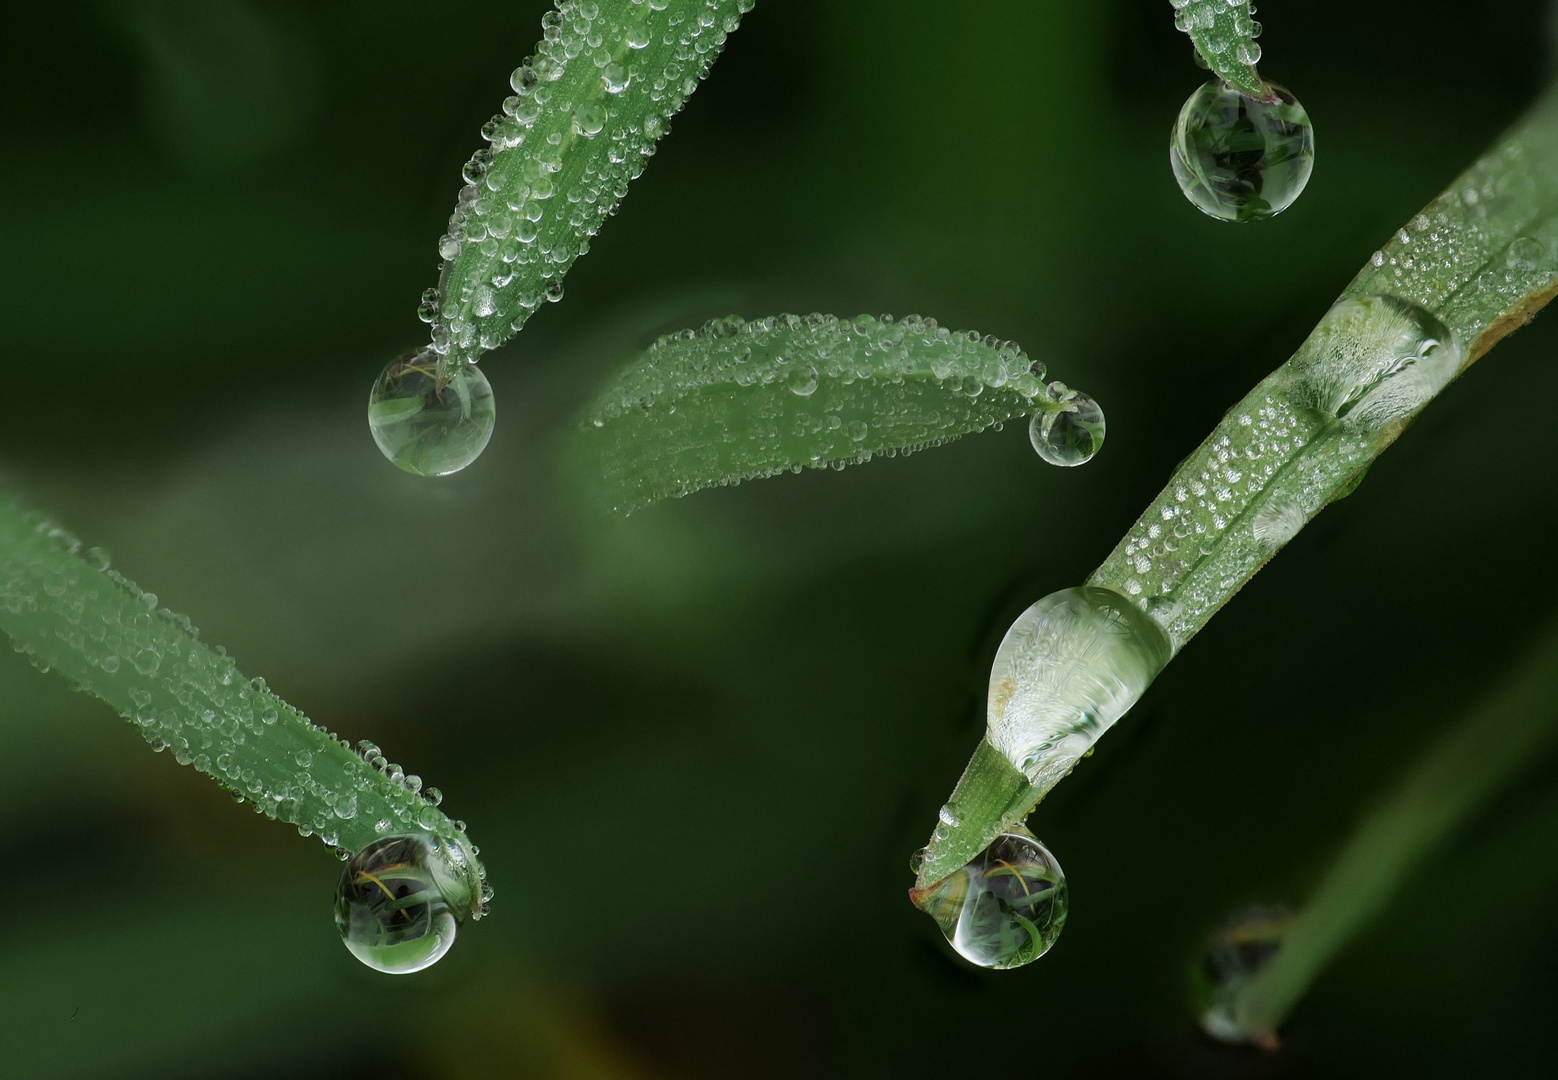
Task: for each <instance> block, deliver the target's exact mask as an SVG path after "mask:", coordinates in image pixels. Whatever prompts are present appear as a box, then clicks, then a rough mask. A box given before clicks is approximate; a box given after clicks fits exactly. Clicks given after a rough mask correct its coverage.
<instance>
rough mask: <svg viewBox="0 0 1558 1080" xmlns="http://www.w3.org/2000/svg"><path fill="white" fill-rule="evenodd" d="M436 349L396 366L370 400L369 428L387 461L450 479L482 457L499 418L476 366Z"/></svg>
mask: <svg viewBox="0 0 1558 1080" xmlns="http://www.w3.org/2000/svg"><path fill="white" fill-rule="evenodd" d="M441 359H442V358H441V357H440V356H439V355H438V354H437V353H435V352H433V351H432V350H431V349H421V350H418V351H417V352H415V353H412V354H410V355H409V356H403V357H400V358H399V359H396V360H392V361H391V362H390V363H389V365H388V366H387V367H386V368H385V369H384V371H383V373H382V374H380V375H379V379H378V381H377V382H375V383H374V384H373V392H372V393H371V394H370V395H369V397H368V427H369V429H370V430H371V431H372V432H373V441H374V442H375V443H377V444H378V447H379V449H380V450H381V451H383V453H384V456H385V457H387V458H389V460H390V461H392V462H394V464H395V465H397V466H399V467H400V468H402V469H404V470H405V471H406V472H408V473H413V474H415V475H417V476H448V475H449V474H450V473H456V472H459V471H460V470H461V469H463V468H465V467H466V466H467V465H469V464H470V463H471V462H473V461H475V460H476V459H477V458H478V457H480V456H481V452H482V451H483V450H484V449H486V447H487V441H488V440H489V439H491V438H492V428H493V424H494V423H495V422H496V419H497V413H496V408H495V405H494V402H493V398H492V384H491V383H489V382H488V381H487V376H485V375H483V374H482V373H481V371H480V370H479V369H478V368H476V367H475V366H473V365H471V364H468V363H465V362H464V361H462V360H454V361H450V362H449V364H448V370H447V371H446V372H443V373H440V371H439V362H440V360H441Z"/></svg>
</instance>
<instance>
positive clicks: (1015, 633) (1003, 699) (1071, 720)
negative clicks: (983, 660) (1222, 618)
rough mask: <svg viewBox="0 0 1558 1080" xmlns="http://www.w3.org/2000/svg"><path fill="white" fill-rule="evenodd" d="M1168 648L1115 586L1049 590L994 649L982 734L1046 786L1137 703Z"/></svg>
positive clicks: (1153, 624) (1156, 627)
mask: <svg viewBox="0 0 1558 1080" xmlns="http://www.w3.org/2000/svg"><path fill="white" fill-rule="evenodd" d="M1171 652H1172V650H1171V648H1170V645H1169V640H1168V637H1167V635H1165V634H1164V632H1163V629H1162V628H1161V627H1160V626H1159V625H1158V624H1157V623H1156V622H1154V621H1153V620H1152V618H1151V617H1150V616H1149V615H1147V614H1146V613H1145V612H1143V611H1142V610H1141V609H1140V608H1138V607H1137V606H1136V605H1135V604H1133V603H1131V602H1130V601H1129V600H1128V599H1126V598H1125V597H1124V596H1121V595H1120V594H1119V593H1116V592H1114V591H1112V590H1110V589H1100V588H1096V587H1093V586H1081V587H1078V588H1073V589H1061V590H1060V591H1059V592H1054V593H1051V594H1050V595H1048V596H1046V597H1045V598H1044V599H1042V600H1040V601H1039V602H1038V603H1036V604H1034V605H1033V606H1031V607H1030V608H1028V610H1027V611H1024V612H1023V613H1022V614H1021V615H1019V616H1018V617H1017V621H1016V622H1014V623H1012V626H1011V629H1009V630H1007V631H1006V636H1005V637H1004V638H1003V639H1002V640H1001V647H1000V648H999V649H997V650H996V654H995V662H994V663H993V664H992V665H991V668H990V691H989V697H988V699H987V703H986V720H987V729H986V734H985V738H986V739H987V740H988V741H989V743H990V745H991V746H993V747H995V749H997V750H999V751H1000V752H1001V753H1002V754H1003V755H1005V757H1006V760H1008V761H1010V762H1011V763H1012V764H1013V765H1015V766H1016V767H1017V768H1018V769H1020V770H1021V771H1022V772H1023V773H1024V774H1025V775H1026V776H1027V777H1028V779H1029V780H1030V781H1031V782H1032V783H1033V784H1035V785H1036V786H1039V787H1043V788H1046V789H1047V787H1048V786H1049V785H1053V783H1054V782H1055V781H1057V780H1059V779H1060V777H1062V776H1064V775H1065V774H1066V773H1067V772H1069V771H1070V770H1071V767H1072V766H1073V765H1075V764H1076V762H1077V761H1078V760H1079V759H1080V758H1081V757H1082V755H1083V754H1084V753H1086V752H1087V751H1088V750H1089V749H1090V748H1091V747H1092V745H1093V743H1094V742H1096V741H1097V740H1098V738H1099V736H1101V735H1102V734H1103V733H1104V732H1105V731H1107V730H1108V729H1109V728H1110V727H1112V726H1113V725H1114V723H1115V721H1117V720H1119V718H1120V717H1121V716H1124V715H1125V712H1126V710H1128V709H1129V708H1130V707H1131V706H1132V705H1134V704H1135V703H1136V700H1137V699H1138V698H1140V697H1141V695H1142V693H1143V691H1145V690H1146V689H1147V686H1148V684H1149V683H1151V682H1152V680H1153V679H1154V678H1156V677H1157V674H1158V672H1160V671H1162V670H1163V667H1164V665H1166V664H1167V663H1168V661H1169V656H1170V655H1171Z"/></svg>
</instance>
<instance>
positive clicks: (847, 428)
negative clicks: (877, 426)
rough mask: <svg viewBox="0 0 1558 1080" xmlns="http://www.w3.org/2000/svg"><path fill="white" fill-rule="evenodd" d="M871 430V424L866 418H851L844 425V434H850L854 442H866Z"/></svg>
mask: <svg viewBox="0 0 1558 1080" xmlns="http://www.w3.org/2000/svg"><path fill="white" fill-rule="evenodd" d="M870 432H871V429H870V426H869V425H867V424H866V422H865V421H864V420H851V421H850V422H849V423H847V424H845V425H844V434H845V435H848V436H849V438H850V440H851V441H852V442H865V440H866V436H867V435H869V434H870Z"/></svg>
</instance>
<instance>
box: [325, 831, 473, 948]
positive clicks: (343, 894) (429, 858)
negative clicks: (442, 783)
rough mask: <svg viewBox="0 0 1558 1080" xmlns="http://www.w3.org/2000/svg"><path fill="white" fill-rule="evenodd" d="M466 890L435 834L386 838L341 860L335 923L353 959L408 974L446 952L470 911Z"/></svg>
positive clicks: (467, 889) (467, 891)
mask: <svg viewBox="0 0 1558 1080" xmlns="http://www.w3.org/2000/svg"><path fill="white" fill-rule="evenodd" d="M469 891H470V890H469V888H468V887H467V886H466V885H465V884H464V882H463V880H462V878H461V876H460V873H459V871H458V870H457V869H456V867H455V865H454V862H453V860H451V859H450V858H449V856H448V854H447V853H446V851H445V849H444V847H443V845H442V844H441V843H440V842H439V841H438V840H437V839H435V838H434V837H433V836H431V835H429V834H425V833H418V834H413V835H408V836H387V837H384V838H383V839H380V840H375V841H373V843H371V844H369V845H368V846H367V847H365V848H363V849H362V850H361V851H359V852H358V853H357V854H356V855H353V856H352V858H351V861H349V862H348V863H347V864H346V869H345V871H344V872H343V873H342V874H341V883H340V885H339V887H338V888H337V889H336V900H335V924H336V926H337V928H338V929H339V930H340V931H341V940H342V941H344V942H345V943H346V947H347V949H349V950H351V954H352V955H353V956H355V957H357V959H359V960H361V961H362V962H363V963H364V964H367V965H368V966H369V967H371V968H373V969H374V970H375V971H382V972H385V973H387V974H390V975H406V974H409V973H411V972H413V971H421V970H422V969H423V968H426V967H429V966H431V965H433V964H435V963H437V962H438V960H439V959H440V958H442V957H443V955H444V954H445V953H446V952H448V951H449V947H450V946H451V945H453V944H454V937H455V931H456V930H457V929H458V927H459V924H460V920H461V919H462V918H463V916H464V914H465V913H466V912H467V911H469V910H470V907H471V904H470V900H471V898H470V896H469Z"/></svg>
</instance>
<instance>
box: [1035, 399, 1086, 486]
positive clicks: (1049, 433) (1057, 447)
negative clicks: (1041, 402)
mask: <svg viewBox="0 0 1558 1080" xmlns="http://www.w3.org/2000/svg"><path fill="white" fill-rule="evenodd" d="M1028 441H1029V442H1031V443H1032V444H1033V448H1034V449H1035V450H1037V451H1038V452H1039V457H1041V458H1043V459H1044V460H1045V461H1047V462H1049V463H1050V464H1051V465H1061V466H1065V467H1068V468H1069V467H1071V466H1074V465H1086V464H1087V463H1088V462H1089V461H1092V460H1093V455H1094V454H1096V453H1098V450H1099V448H1100V447H1101V446H1103V445H1104V410H1103V409H1101V408H1099V406H1098V402H1096V401H1094V400H1093V399H1092V398H1090V397H1088V396H1087V395H1086V394H1082V393H1078V392H1077V391H1075V390H1070V391H1067V392H1066V396H1065V398H1064V400H1063V401H1062V402H1061V409H1060V410H1059V411H1051V410H1048V409H1046V410H1045V411H1043V412H1040V413H1036V414H1034V417H1033V419H1032V420H1031V421H1030V422H1029V423H1028Z"/></svg>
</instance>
